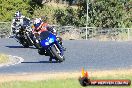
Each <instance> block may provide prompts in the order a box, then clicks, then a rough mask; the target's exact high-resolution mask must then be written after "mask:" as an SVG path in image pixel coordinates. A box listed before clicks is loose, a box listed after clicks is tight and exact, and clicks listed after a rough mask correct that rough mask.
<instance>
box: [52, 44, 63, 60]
mask: <svg viewBox="0 0 132 88" xmlns="http://www.w3.org/2000/svg"><path fill="white" fill-rule="evenodd" d="M51 51H52V53H53V54H54V55H55V57H56V60H57V61H58V62H62V61H64V60H65V59H64V56H63V55H61V52H60V50H59V48H58V47H57V46H56V45H55V44H54V45H53V46H52V47H51Z"/></svg>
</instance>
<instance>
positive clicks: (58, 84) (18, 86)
mask: <svg viewBox="0 0 132 88" xmlns="http://www.w3.org/2000/svg"><path fill="white" fill-rule="evenodd" d="M91 79H130V80H131V81H132V74H126V75H116V76H111V75H110V76H109V75H108V76H105V77H91ZM0 88H83V87H82V86H81V85H80V84H79V81H78V78H67V79H49V80H42V81H13V82H4V83H1V84H0ZM86 88H132V86H88V87H86Z"/></svg>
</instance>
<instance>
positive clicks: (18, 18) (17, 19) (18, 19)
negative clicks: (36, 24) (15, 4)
mask: <svg viewBox="0 0 132 88" xmlns="http://www.w3.org/2000/svg"><path fill="white" fill-rule="evenodd" d="M21 16H22V14H21V12H20V11H17V12H16V13H15V15H14V18H15V21H20V19H21Z"/></svg>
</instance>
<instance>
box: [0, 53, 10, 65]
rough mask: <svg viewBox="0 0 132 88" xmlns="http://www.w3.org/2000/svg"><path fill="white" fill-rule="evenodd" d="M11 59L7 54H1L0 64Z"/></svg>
mask: <svg viewBox="0 0 132 88" xmlns="http://www.w3.org/2000/svg"><path fill="white" fill-rule="evenodd" d="M8 61H9V57H8V56H7V55H5V54H0V64H2V63H6V62H8Z"/></svg>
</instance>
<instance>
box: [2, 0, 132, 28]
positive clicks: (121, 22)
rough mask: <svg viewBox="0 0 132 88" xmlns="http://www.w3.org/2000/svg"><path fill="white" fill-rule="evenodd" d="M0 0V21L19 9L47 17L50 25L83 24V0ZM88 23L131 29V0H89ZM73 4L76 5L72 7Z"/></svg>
mask: <svg viewBox="0 0 132 88" xmlns="http://www.w3.org/2000/svg"><path fill="white" fill-rule="evenodd" d="M47 1H48V2H47V3H54V4H57V6H55V5H54V4H52V5H48V4H47V3H43V4H42V3H39V2H38V1H37V2H35V0H0V21H4V22H9V21H11V19H12V18H13V14H14V13H15V12H16V11H17V10H20V11H21V12H22V13H23V14H24V15H26V16H28V17H30V18H35V17H42V16H46V17H47V19H46V20H48V22H49V24H56V25H72V26H85V25H86V16H87V15H86V12H87V7H86V6H87V5H86V0H47ZM89 1H90V2H89V9H88V12H89V13H88V16H89V20H88V26H92V27H103V28H115V27H116V28H118V27H123V28H131V27H132V0H89ZM73 6H74V7H76V8H73Z"/></svg>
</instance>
